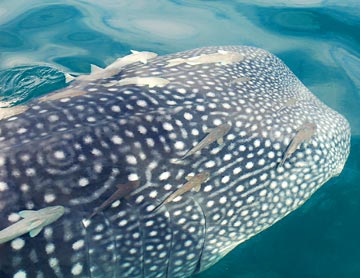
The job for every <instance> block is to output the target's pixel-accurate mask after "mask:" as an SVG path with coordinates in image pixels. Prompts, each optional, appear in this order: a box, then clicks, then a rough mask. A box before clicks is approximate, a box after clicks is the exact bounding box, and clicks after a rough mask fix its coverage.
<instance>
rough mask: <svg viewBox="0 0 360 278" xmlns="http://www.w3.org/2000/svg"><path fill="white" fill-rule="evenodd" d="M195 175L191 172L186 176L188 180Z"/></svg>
mask: <svg viewBox="0 0 360 278" xmlns="http://www.w3.org/2000/svg"><path fill="white" fill-rule="evenodd" d="M193 177H194V174H189V175H187V176H186V177H185V179H186V180H187V181H189V180H191V179H192V178H193Z"/></svg>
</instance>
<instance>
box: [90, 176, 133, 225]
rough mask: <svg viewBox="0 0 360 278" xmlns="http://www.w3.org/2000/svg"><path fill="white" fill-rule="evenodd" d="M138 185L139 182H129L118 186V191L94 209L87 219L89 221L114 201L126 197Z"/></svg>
mask: <svg viewBox="0 0 360 278" xmlns="http://www.w3.org/2000/svg"><path fill="white" fill-rule="evenodd" d="M139 184H140V183H139V181H129V182H128V183H126V184H120V185H118V189H117V190H116V191H115V192H114V193H113V194H112V195H111V196H110V197H109V198H108V199H106V200H105V201H104V202H103V203H102V204H101V205H100V206H99V207H98V208H96V209H95V210H94V212H93V213H92V214H91V215H90V216H89V217H88V219H91V218H92V217H94V216H95V215H96V214H98V213H100V212H101V211H103V210H104V209H106V208H107V207H109V206H110V205H111V204H112V203H113V202H115V201H116V200H119V199H121V198H124V197H126V196H128V195H129V194H130V193H131V192H133V191H134V190H135V189H136V188H137V187H138V186H139Z"/></svg>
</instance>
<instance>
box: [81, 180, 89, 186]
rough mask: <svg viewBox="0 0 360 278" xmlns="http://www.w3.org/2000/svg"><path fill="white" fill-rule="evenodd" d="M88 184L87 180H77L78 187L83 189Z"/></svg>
mask: <svg viewBox="0 0 360 278" xmlns="http://www.w3.org/2000/svg"><path fill="white" fill-rule="evenodd" d="M88 184H89V180H88V179H87V178H80V179H79V186H81V187H84V186H87V185H88Z"/></svg>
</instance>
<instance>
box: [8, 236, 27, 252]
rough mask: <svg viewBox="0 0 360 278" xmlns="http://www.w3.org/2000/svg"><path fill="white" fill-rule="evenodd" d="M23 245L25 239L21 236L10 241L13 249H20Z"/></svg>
mask: <svg viewBox="0 0 360 278" xmlns="http://www.w3.org/2000/svg"><path fill="white" fill-rule="evenodd" d="M24 245H25V241H24V240H23V239H21V238H17V239H14V240H13V241H12V242H11V247H12V248H13V249H14V250H20V249H21V248H23V247H24Z"/></svg>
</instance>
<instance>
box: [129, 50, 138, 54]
mask: <svg viewBox="0 0 360 278" xmlns="http://www.w3.org/2000/svg"><path fill="white" fill-rule="evenodd" d="M130 52H131V53H132V54H138V53H140V51H136V50H130Z"/></svg>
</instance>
